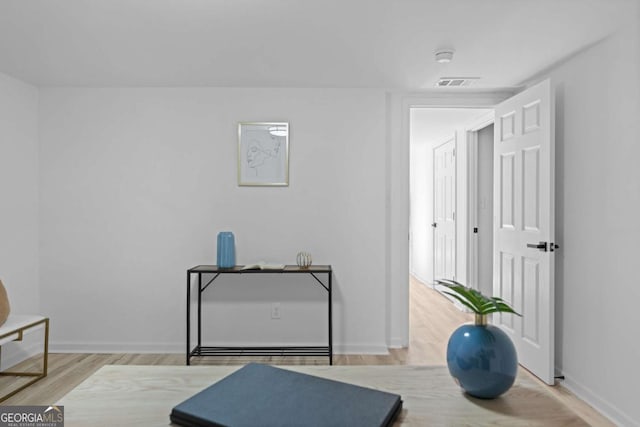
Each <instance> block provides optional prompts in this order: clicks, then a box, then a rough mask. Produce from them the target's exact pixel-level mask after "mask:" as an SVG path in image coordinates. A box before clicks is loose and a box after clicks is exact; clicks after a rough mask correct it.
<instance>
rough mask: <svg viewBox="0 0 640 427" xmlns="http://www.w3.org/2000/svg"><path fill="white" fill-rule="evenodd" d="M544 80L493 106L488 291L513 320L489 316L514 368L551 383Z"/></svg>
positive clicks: (549, 112) (550, 178)
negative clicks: (504, 337) (510, 310)
mask: <svg viewBox="0 0 640 427" xmlns="http://www.w3.org/2000/svg"><path fill="white" fill-rule="evenodd" d="M553 110H554V109H553V94H552V92H551V84H550V82H549V80H546V81H544V82H542V83H539V84H537V85H536V86H533V87H531V88H529V89H527V90H525V91H524V92H522V93H519V94H518V95H516V96H514V97H512V98H510V99H508V100H506V101H504V102H503V103H501V104H500V105H499V106H498V107H497V108H496V110H495V111H496V116H495V133H494V145H495V147H494V149H495V151H494V180H493V182H494V193H493V194H494V252H493V254H494V257H493V291H494V295H498V296H500V297H501V298H503V299H505V300H506V301H510V302H511V303H512V304H513V305H514V308H515V310H516V311H518V312H519V313H521V314H522V317H518V316H515V315H512V314H501V315H496V316H494V323H495V324H498V325H500V326H501V327H502V328H503V330H505V331H506V332H507V333H508V334H509V335H510V336H511V338H512V339H513V342H514V344H515V345H516V348H517V351H518V359H519V362H520V364H522V366H524V367H525V368H527V369H528V370H529V371H531V372H532V373H533V374H535V375H536V376H538V377H539V378H540V379H542V380H543V381H544V382H546V383H547V384H553V380H554V283H553V275H554V262H553V257H554V249H555V247H554V242H555V240H554V215H553V213H554V204H553V198H554V191H553V190H554V126H553V124H554V123H553V122H554V121H553V114H554V111H553Z"/></svg>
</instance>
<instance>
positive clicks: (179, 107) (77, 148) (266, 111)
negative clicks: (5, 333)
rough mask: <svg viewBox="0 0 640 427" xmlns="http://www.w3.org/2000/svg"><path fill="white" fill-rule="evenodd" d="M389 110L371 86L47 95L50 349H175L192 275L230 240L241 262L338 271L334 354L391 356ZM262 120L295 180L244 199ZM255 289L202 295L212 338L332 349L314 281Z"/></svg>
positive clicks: (44, 161) (44, 293)
mask: <svg viewBox="0 0 640 427" xmlns="http://www.w3.org/2000/svg"><path fill="white" fill-rule="evenodd" d="M385 103H386V99H385V93H384V92H383V91H379V90H315V89H309V90H302V89H301V90H298V89H213V88H189V89H72V88H49V89H43V90H42V92H41V109H40V117H41V120H40V132H41V145H40V157H41V173H40V178H41V179H40V186H41V198H40V215H41V230H42V231H41V234H42V237H41V242H42V243H41V270H42V283H41V297H42V301H43V307H44V308H46V310H47V311H48V312H49V313H50V314H51V317H52V321H53V322H54V323H55V325H56V327H55V328H52V331H51V334H52V348H53V349H57V350H92V351H145V350H148V351H183V349H184V340H185V332H184V331H185V286H186V285H185V280H186V279H185V276H186V269H187V268H189V267H192V266H194V265H197V264H215V256H216V254H215V240H216V234H217V233H218V232H219V231H223V230H231V231H233V232H234V233H235V236H236V245H237V261H238V263H249V262H255V261H258V260H266V261H271V262H283V263H295V255H296V253H297V252H298V251H300V250H307V251H309V252H311V253H312V255H313V258H314V262H315V263H316V264H329V263H330V264H333V267H334V272H335V275H334V279H335V280H334V342H335V345H336V347H337V348H336V349H337V350H338V351H347V352H351V351H353V352H385V351H386V332H387V331H386V329H385V326H386V323H385V322H386V319H387V312H386V301H385V298H386V288H385V277H386V270H385V257H386V255H387V253H386V245H385V233H384V229H385V197H386V195H385V192H384V191H383V190H382V189H384V188H385V173H384V171H385V162H386V156H385V152H386V148H387V147H386V139H385V120H386V116H385V114H386V112H385V106H386V104H385ZM267 120H270V121H272V120H278V121H289V122H290V126H291V139H290V141H291V144H290V145H291V151H290V159H291V163H290V167H291V168H290V183H291V184H290V186H289V187H286V188H249V187H238V186H237V184H236V162H237V122H239V121H267ZM218 280H220V279H218ZM251 280H252V279H251V278H247V280H246V281H245V280H231V279H225V280H224V281H220V282H216V283H219V284H217V285H213V287H212V288H210V289H208V290H207V293H206V294H205V305H206V306H207V310H206V314H205V321H206V322H207V324H208V325H209V326H208V329H207V331H208V332H207V334H205V337H208V338H217V339H219V340H222V341H225V342H227V343H232V342H233V343H249V342H251V343H259V342H265V343H271V342H280V343H282V342H289V341H290V342H298V340H300V341H301V342H303V343H312V342H313V343H316V342H319V343H321V342H322V341H323V340H324V339H325V338H326V293H324V291H323V290H322V288H320V286H319V285H318V284H317V283H316V282H315V281H314V280H313V279H311V278H307V279H306V280H300V281H298V282H295V281H293V282H292V281H291V280H285V279H283V280H279V279H275V278H272V279H270V280H269V279H268V280H267V281H266V283H264V284H263V283H258V281H257V280H254V281H251ZM276 301H277V302H282V319H281V320H279V321H272V320H270V309H271V302H276ZM212 309H215V310H212Z"/></svg>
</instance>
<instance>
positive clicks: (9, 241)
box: [0, 74, 39, 313]
mask: <svg viewBox="0 0 640 427" xmlns="http://www.w3.org/2000/svg"><path fill="white" fill-rule="evenodd" d="M0 279H2V282H3V283H4V285H5V287H6V288H7V292H8V295H9V302H10V304H11V311H12V312H13V313H37V312H38V310H39V299H38V91H37V89H36V88H35V87H33V86H31V85H28V84H25V83H22V82H20V81H18V80H15V79H13V78H11V77H8V76H6V75H4V74H0Z"/></svg>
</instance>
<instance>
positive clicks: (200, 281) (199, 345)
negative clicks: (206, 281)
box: [198, 273, 202, 356]
mask: <svg viewBox="0 0 640 427" xmlns="http://www.w3.org/2000/svg"><path fill="white" fill-rule="evenodd" d="M198 356H202V273H198Z"/></svg>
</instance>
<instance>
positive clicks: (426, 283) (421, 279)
mask: <svg viewBox="0 0 640 427" xmlns="http://www.w3.org/2000/svg"><path fill="white" fill-rule="evenodd" d="M411 275H412V276H413V277H415V278H416V279H418V281H419V282H421V283H424V284H425V285H427V286H430V287H433V283H432V281H433V279H427V278H425V277H422V276H421V275H419V274H416V273H414V272H411Z"/></svg>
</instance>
